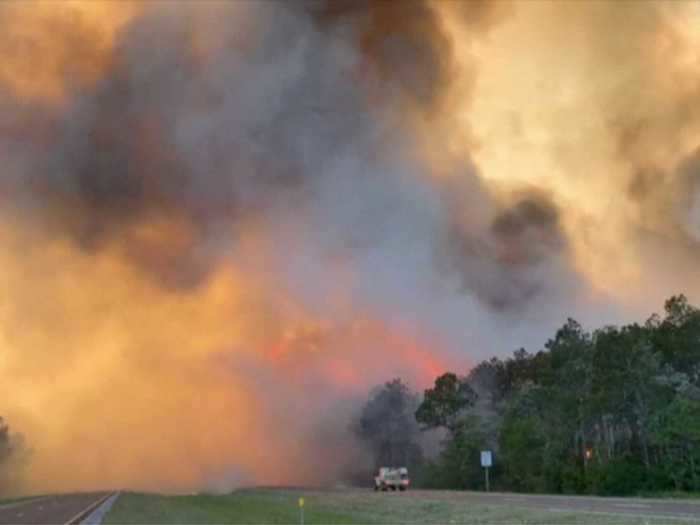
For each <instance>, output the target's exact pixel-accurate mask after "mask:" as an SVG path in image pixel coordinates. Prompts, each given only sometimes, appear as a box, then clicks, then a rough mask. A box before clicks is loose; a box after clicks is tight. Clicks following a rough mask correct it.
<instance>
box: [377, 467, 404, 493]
mask: <svg viewBox="0 0 700 525" xmlns="http://www.w3.org/2000/svg"><path fill="white" fill-rule="evenodd" d="M410 483H411V480H410V479H409V478H408V469H407V468H406V467H398V468H397V467H381V468H380V469H379V474H378V475H376V476H375V477H374V490H382V491H387V490H397V489H398V490H401V491H404V490H406V489H408V486H409V485H410Z"/></svg>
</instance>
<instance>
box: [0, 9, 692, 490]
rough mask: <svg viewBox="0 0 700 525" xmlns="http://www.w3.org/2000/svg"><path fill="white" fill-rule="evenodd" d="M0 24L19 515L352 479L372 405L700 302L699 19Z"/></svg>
mask: <svg viewBox="0 0 700 525" xmlns="http://www.w3.org/2000/svg"><path fill="white" fill-rule="evenodd" d="M621 20H624V24H623V23H621V22H620V21H621ZM0 21H1V22H2V26H3V28H6V31H3V32H2V34H0V56H1V57H2V61H0V158H2V168H0V268H2V275H3V277H2V279H3V291H4V294H3V296H2V301H0V396H1V398H2V399H3V400H5V402H4V404H3V405H2V406H0V415H3V416H6V417H7V419H8V420H9V421H11V422H12V424H13V426H14V427H16V428H17V429H18V430H19V431H20V432H21V433H22V434H23V435H25V436H26V439H27V441H28V442H29V443H30V444H31V448H32V451H33V453H32V458H31V463H30V465H29V466H28V467H27V468H26V469H25V475H26V489H27V490H34V491H39V490H55V489H76V488H81V489H86V488H97V487H100V488H108V487H124V486H128V487H134V488H151V489H160V490H191V489H197V488H203V487H204V488H207V487H208V488H215V489H222V490H223V489H226V488H230V487H231V486H234V485H236V484H242V483H322V482H330V481H334V480H337V479H338V478H339V477H340V476H341V475H342V472H343V471H344V469H345V467H346V466H347V465H348V464H350V463H353V464H355V465H357V463H358V462H361V461H367V458H366V457H365V455H364V453H363V450H362V449H361V447H360V446H358V444H357V443H355V441H354V440H353V437H352V435H351V434H350V432H349V430H348V422H349V420H350V417H351V415H352V414H353V413H354V412H355V411H356V410H357V406H358V399H362V398H363V397H364V396H366V393H367V388H368V387H369V386H371V385H375V384H378V383H382V382H384V381H385V380H387V379H389V378H391V377H396V376H400V377H402V378H404V379H405V380H407V381H408V382H409V383H410V384H411V385H413V386H414V387H423V386H425V385H427V384H429V383H430V382H431V381H432V380H433V379H434V377H435V376H436V375H438V374H439V373H441V372H443V371H445V370H446V369H452V370H456V371H458V372H459V371H460V370H465V369H466V368H468V367H469V366H470V364H471V363H473V362H475V361H476V360H478V359H481V358H484V357H486V356H488V355H491V354H493V353H505V352H508V351H511V350H512V349H513V348H515V347H518V346H521V345H538V344H541V343H542V338H543V337H544V335H545V334H547V333H549V332H551V330H552V328H553V327H554V326H556V325H557V324H559V323H560V322H562V321H563V320H564V319H565V318H566V317H567V316H577V317H578V318H580V319H581V320H582V321H583V322H584V323H592V322H596V320H597V319H599V318H603V317H605V318H606V319H608V320H610V317H611V316H612V317H613V318H614V319H619V320H624V319H627V318H628V317H637V316H638V315H639V314H640V313H642V314H645V313H648V311H649V310H650V308H651V307H650V306H649V305H655V304H658V303H659V301H660V300H661V298H662V297H665V296H667V295H668V294H670V293H672V292H676V291H678V290H682V291H685V292H686V293H687V294H688V295H689V297H690V298H691V300H692V298H693V297H694V296H697V294H698V293H700V288H698V283H697V280H693V275H694V273H693V272H694V268H695V267H696V266H697V264H696V263H697V261H698V257H699V256H700V233H699V232H700V223H699V222H698V221H699V220H700V212H699V211H698V210H700V193H699V192H700V182H698V181H700V171H698V165H699V164H700V163H699V162H698V153H697V152H698V148H699V147H700V141H699V140H698V136H700V134H699V133H698V132H700V115H699V114H698V111H697V109H696V108H698V107H700V104H698V103H699V102H700V100H699V99H698V96H699V93H700V92H699V91H698V85H700V82H699V81H700V75H699V74H698V71H699V70H700V69H699V68H698V67H697V66H698V65H700V63H699V60H700V54H698V51H697V50H698V49H700V46H699V45H698V44H700V40H699V39H698V30H697V27H698V24H699V23H700V10H698V9H697V5H696V4H692V3H687V4H686V3H683V2H675V3H663V2H662V3H652V2H645V3H634V2H626V3H619V2H609V3H608V2H591V3H580V4H576V5H573V4H567V5H566V6H564V5H563V4H559V3H548V2H527V3H515V4H511V3H506V2H495V3H494V2H465V3H456V2H430V1H427V0H426V1H405V2H369V1H367V2H342V1H340V2H318V1H300V2H296V3H292V2H193V3H184V4H183V3H181V2H173V3H168V2H158V3H152V4H149V3H145V4H144V3H128V2H96V1H89V2H61V3H59V2H53V1H51V2H21V3H20V2H15V3H7V4H3V5H2V6H0ZM47 28H50V29H47ZM642 285H643V286H642ZM635 290H640V291H635ZM340 451H342V453H340Z"/></svg>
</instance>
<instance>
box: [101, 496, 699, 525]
mask: <svg viewBox="0 0 700 525" xmlns="http://www.w3.org/2000/svg"><path fill="white" fill-rule="evenodd" d="M300 496H303V497H304V499H305V507H304V511H305V516H304V517H305V524H308V525H312V524H317V523H324V524H330V523H337V524H346V523H347V524H350V523H364V524H380V523H391V524H394V523H406V524H418V523H445V524H451V523H460V524H461V523H467V524H475V525H476V524H489V525H490V524H503V525H505V524H523V525H525V524H535V523H537V524H551V525H561V524H581V525H583V524H585V525H606V524H610V525H632V524H648V525H660V524H675V525H678V524H679V523H684V522H682V521H678V520H673V519H664V520H660V519H641V518H640V517H638V516H622V515H613V514H595V513H583V512H569V511H566V512H551V511H546V510H537V509H526V508H522V507H516V506H511V505H482V504H473V503H469V502H465V501H464V500H462V499H461V498H459V497H458V495H456V496H454V495H449V494H423V493H419V492H409V493H407V494H396V493H389V494H385V493H379V494H375V493H373V492H370V491H359V490H348V491H340V490H336V491H297V490H281V489H280V490H273V489H259V490H241V491H236V492H234V493H232V494H228V495H223V496H214V495H196V496H163V495H151V494H134V493H126V494H122V496H121V497H120V498H119V499H118V500H117V502H116V503H115V505H114V506H113V507H112V510H111V511H110V513H109V514H108V515H107V516H106V520H105V523H108V524H109V523H116V524H131V523H138V524H140V523H154V524H156V523H192V524H203V523H290V524H294V523H299V508H298V503H297V502H298V498H299V497H300ZM685 523H687V522H685Z"/></svg>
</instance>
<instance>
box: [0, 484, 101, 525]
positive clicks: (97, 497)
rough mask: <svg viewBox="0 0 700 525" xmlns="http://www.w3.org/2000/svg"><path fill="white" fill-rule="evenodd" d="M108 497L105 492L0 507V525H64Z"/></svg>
mask: <svg viewBox="0 0 700 525" xmlns="http://www.w3.org/2000/svg"><path fill="white" fill-rule="evenodd" d="M106 496H108V494H107V493H105V492H99V493H88V494H61V495H56V496H44V497H40V498H35V499H31V500H26V501H19V502H17V503H10V504H8V505H0V525H7V524H16V525H28V524H31V525H53V524H59V525H65V524H68V523H71V524H72V523H76V520H77V519H78V518H79V517H83V516H81V515H82V513H84V512H85V511H87V510H88V509H90V508H92V507H94V506H96V504H97V503H98V502H100V501H102V500H104V499H105V497H106Z"/></svg>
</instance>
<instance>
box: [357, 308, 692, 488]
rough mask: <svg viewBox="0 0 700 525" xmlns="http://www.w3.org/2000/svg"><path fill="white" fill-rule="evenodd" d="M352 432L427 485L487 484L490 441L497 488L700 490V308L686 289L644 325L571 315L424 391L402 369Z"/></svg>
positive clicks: (377, 455)
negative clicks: (548, 333) (533, 342)
mask: <svg viewBox="0 0 700 525" xmlns="http://www.w3.org/2000/svg"><path fill="white" fill-rule="evenodd" d="M354 431H355V433H356V435H357V436H358V437H359V438H360V439H361V440H362V441H364V442H365V443H366V444H367V445H368V447H369V449H370V450H371V451H372V452H373V455H374V462H375V466H382V465H398V464H401V465H407V466H408V467H409V469H410V471H411V472H412V477H413V479H414V483H416V484H418V485H421V486H424V487H431V488H453V489H479V488H482V487H483V471H482V469H481V467H480V463H479V453H480V451H481V450H485V449H489V450H492V451H493V453H494V467H493V469H492V472H491V474H492V485H493V486H494V487H495V488H497V489H501V490H514V491H527V492H553V493H582V494H583V493H589V494H611V495H612V494H616V495H624V494H637V493H644V492H659V491H700V310H698V309H697V308H695V307H693V306H691V305H690V304H688V301H687V299H686V298H685V297H684V296H683V295H680V296H674V297H671V298H670V299H669V300H668V301H666V303H665V307H664V315H663V316H659V315H653V316H652V317H650V318H649V319H648V320H647V321H646V322H645V323H644V324H637V323H633V324H629V325H624V326H619V327H618V326H605V327H603V328H600V329H597V330H595V331H593V332H592V333H590V332H587V331H585V330H584V329H583V328H582V327H581V325H580V324H579V323H577V322H576V321H575V320H573V319H568V320H567V322H566V323H565V324H564V325H563V326H562V327H561V328H560V329H559V330H557V332H556V333H555V334H554V336H553V337H552V338H551V339H549V340H548V341H547V343H546V344H545V345H544V348H543V349H541V350H539V351H537V352H535V353H530V352H527V351H526V350H525V349H520V350H517V351H516V352H514V353H513V355H512V356H511V357H508V358H505V359H500V358H496V357H494V358H492V359H490V360H487V361H483V362H481V363H479V364H478V365H476V366H475V367H474V368H472V369H471V371H469V373H468V374H466V375H459V374H457V373H453V372H447V373H445V374H443V375H441V376H440V377H438V378H436V379H435V383H434V385H433V386H432V387H431V388H429V389H427V390H425V392H424V393H423V395H422V396H419V395H418V394H416V393H414V392H412V391H411V390H410V389H409V387H408V386H407V385H405V384H404V383H403V382H402V381H401V380H400V379H395V380H393V381H391V382H388V383H386V384H385V385H382V386H381V387H378V388H377V389H375V391H374V392H373V393H372V394H371V395H370V398H369V400H368V401H367V403H366V404H365V406H364V407H363V409H362V411H361V413H360V415H359V417H358V419H357V421H356V422H355V423H354ZM428 434H432V435H433V438H434V436H435V435H436V434H438V435H439V439H438V441H439V447H438V452H437V454H429V453H426V442H427V441H429V440H426V436H427V435H428Z"/></svg>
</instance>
